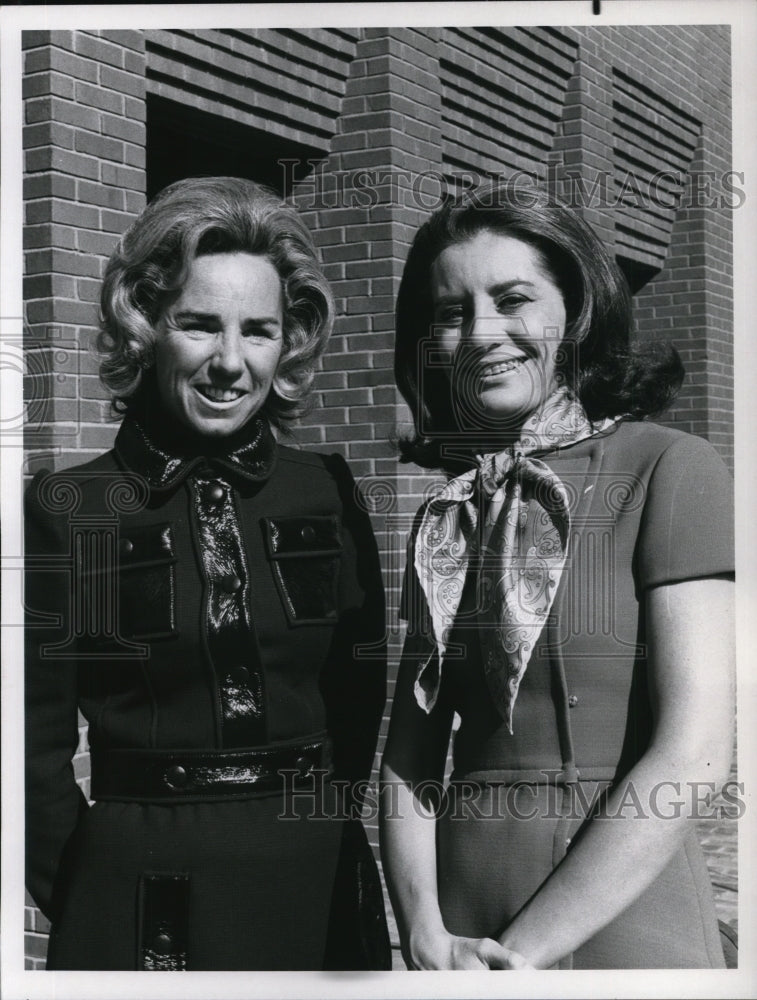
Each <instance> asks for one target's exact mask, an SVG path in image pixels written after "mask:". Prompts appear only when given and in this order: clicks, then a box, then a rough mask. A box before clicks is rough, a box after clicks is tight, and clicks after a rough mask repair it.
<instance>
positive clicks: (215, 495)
mask: <svg viewBox="0 0 757 1000" xmlns="http://www.w3.org/2000/svg"><path fill="white" fill-rule="evenodd" d="M207 496H208V500H212V501H213V503H219V501H221V500H223V486H221V484H220V483H212V484H211V485H210V486H209V487H208V493H207Z"/></svg>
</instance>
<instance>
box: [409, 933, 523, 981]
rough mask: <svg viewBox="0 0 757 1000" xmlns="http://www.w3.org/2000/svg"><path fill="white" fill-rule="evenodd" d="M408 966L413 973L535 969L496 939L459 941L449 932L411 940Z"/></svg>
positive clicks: (458, 938)
mask: <svg viewBox="0 0 757 1000" xmlns="http://www.w3.org/2000/svg"><path fill="white" fill-rule="evenodd" d="M408 951H409V954H408V955H407V956H406V960H407V966H408V968H409V969H413V970H424V971H429V970H449V969H468V970H474V971H475V970H476V969H478V970H481V969H531V968H533V966H531V965H529V964H528V962H526V960H525V958H523V956H522V955H520V954H518V952H517V951H512V950H511V949H509V948H505V947H504V946H503V945H501V944H500V943H499V942H498V941H495V940H493V939H492V938H468V937H457V936H456V935H455V934H450V933H449V932H448V931H437V932H434V933H424V934H414V935H412V936H411V939H410V943H409V948H408Z"/></svg>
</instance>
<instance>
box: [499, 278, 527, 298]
mask: <svg viewBox="0 0 757 1000" xmlns="http://www.w3.org/2000/svg"><path fill="white" fill-rule="evenodd" d="M521 285H522V286H525V287H527V288H535V287H536V285H534V283H533V281H528V280H527V279H526V278H512V279H511V280H510V281H501V282H498V283H497V284H496V285H490V286H489V287H488V288H487V292H488V293H489V294H490V295H502V293H503V292H509V291H512V289H513V288H516V287H518V286H521Z"/></svg>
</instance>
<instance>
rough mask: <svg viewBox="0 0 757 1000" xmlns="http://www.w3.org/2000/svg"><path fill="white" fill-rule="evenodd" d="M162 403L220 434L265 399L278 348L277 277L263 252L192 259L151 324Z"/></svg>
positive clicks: (196, 426) (203, 430) (195, 426)
mask: <svg viewBox="0 0 757 1000" xmlns="http://www.w3.org/2000/svg"><path fill="white" fill-rule="evenodd" d="M157 332H158V336H157V341H156V344H155V369H156V374H157V382H158V388H159V391H160V396H161V400H162V402H163V405H164V406H165V408H166V409H167V410H168V412H169V413H170V414H171V415H172V416H174V417H176V419H177V420H178V421H179V422H180V423H181V424H183V425H184V426H185V427H187V428H188V429H190V430H192V431H194V432H196V433H198V434H202V435H205V436H208V437H216V438H217V437H225V436H227V435H229V434H233V433H234V432H235V431H238V430H239V429H240V428H241V427H243V426H244V425H245V424H246V423H247V421H248V420H249V419H250V418H251V417H252V416H254V415H255V414H256V413H257V412H258V410H259V409H260V408H261V406H262V405H263V404H264V403H265V401H266V398H267V397H268V393H269V392H270V390H271V386H272V384H273V379H274V376H275V375H276V369H277V367H278V363H279V359H280V357H281V351H282V348H283V298H282V291H281V281H280V280H279V275H278V272H277V271H276V269H275V267H274V266H273V264H271V262H270V261H269V260H268V259H267V258H266V257H259V256H254V255H252V254H248V253H218V254H212V255H209V256H205V257H196V258H195V259H194V260H193V261H192V265H191V267H190V269H189V274H188V275H187V280H186V282H185V283H184V287H183V288H182V290H181V292H180V294H179V296H178V298H177V299H175V300H174V301H173V302H172V303H171V305H170V306H169V308H168V309H167V310H166V311H165V312H164V313H163V315H162V316H161V318H160V321H159V322H158V330H157Z"/></svg>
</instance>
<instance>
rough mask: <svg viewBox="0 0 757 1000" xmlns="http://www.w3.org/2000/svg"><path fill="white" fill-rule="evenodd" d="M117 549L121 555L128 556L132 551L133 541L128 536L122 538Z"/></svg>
mask: <svg viewBox="0 0 757 1000" xmlns="http://www.w3.org/2000/svg"><path fill="white" fill-rule="evenodd" d="M118 551H119V552H120V553H121V555H122V556H130V555H131V554H132V552H133V551H134V542H132V541H131V539H129V538H122V539H121V542H120V544H119V546H118Z"/></svg>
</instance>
